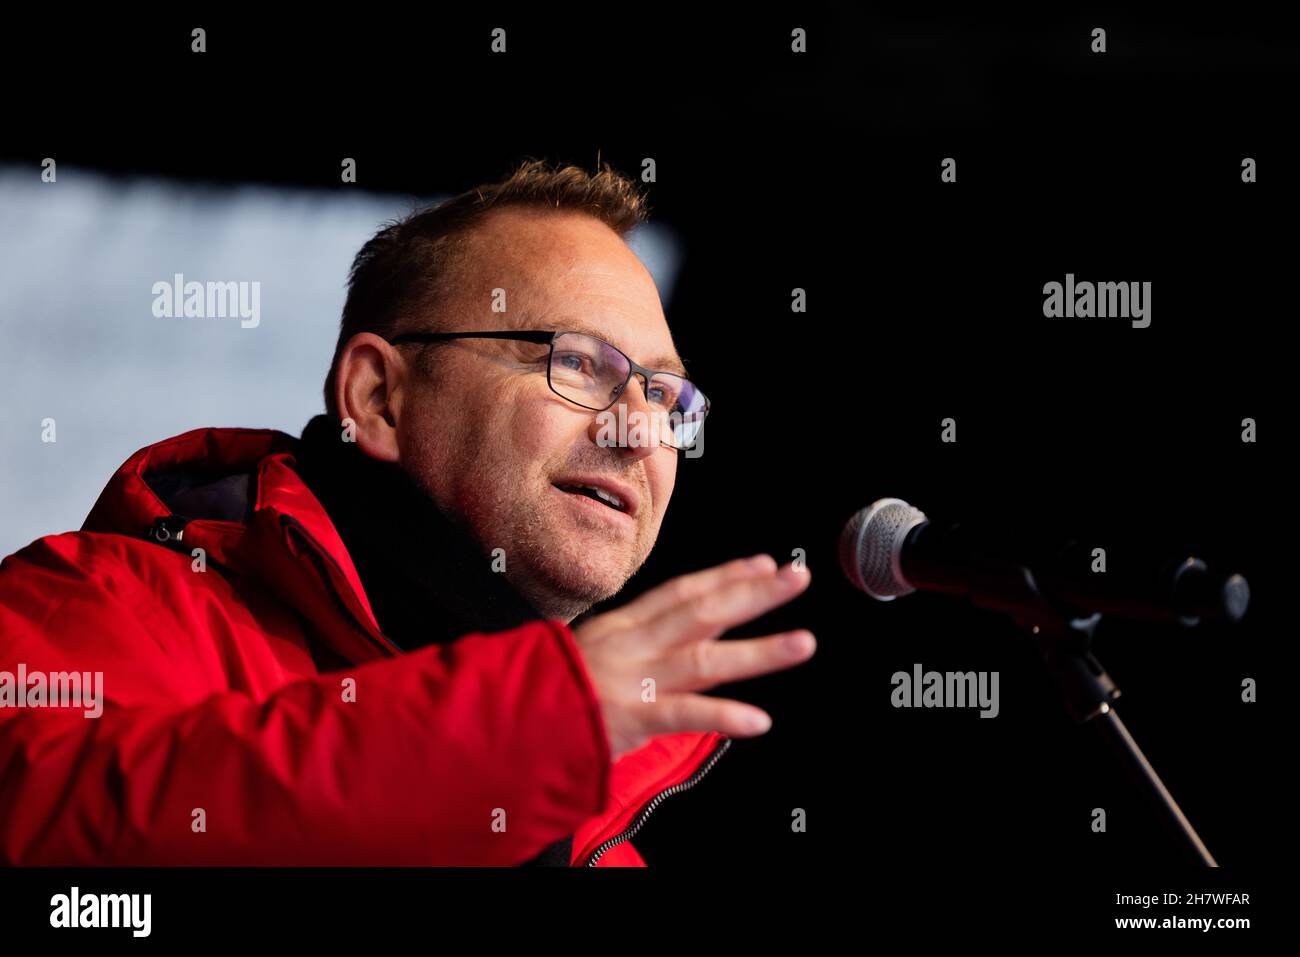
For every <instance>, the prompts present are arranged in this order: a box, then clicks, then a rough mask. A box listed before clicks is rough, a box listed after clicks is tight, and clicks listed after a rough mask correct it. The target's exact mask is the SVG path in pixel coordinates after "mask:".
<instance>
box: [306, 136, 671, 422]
mask: <svg viewBox="0 0 1300 957" xmlns="http://www.w3.org/2000/svg"><path fill="white" fill-rule="evenodd" d="M597 162H598V164H599V160H597ZM504 206H532V207H537V208H546V209H558V210H569V211H578V212H583V213H586V214H588V215H590V216H593V217H595V218H596V219H598V220H600V221H601V222H603V223H604V224H605V225H607V226H609V227H610V228H611V229H613V230H614V231H615V232H616V233H617V234H618V235H619V236H622V237H626V236H627V234H628V233H629V232H630V231H631V230H632V229H633V228H634V227H636V226H639V225H640V224H641V223H643V222H645V221H646V219H647V218H648V216H649V205H648V204H647V201H646V197H645V194H644V193H643V192H642V191H641V188H640V186H639V184H638V183H637V182H635V181H634V180H631V179H629V178H627V177H625V176H623V175H622V174H621V173H618V172H616V171H615V170H613V169H612V168H610V166H609V164H608V163H605V164H601V165H599V168H598V170H597V172H595V173H588V172H586V171H585V170H583V169H582V168H580V167H577V166H561V167H558V168H556V169H552V168H550V167H549V166H548V165H547V164H546V163H545V162H543V161H542V160H536V159H528V160H525V161H524V162H522V163H521V164H520V165H519V166H517V167H516V168H515V169H514V171H513V172H511V173H510V175H509V176H507V177H506V178H505V179H503V180H500V181H499V182H495V183H488V184H484V185H482V186H477V187H475V188H474V189H471V190H467V191H466V192H464V193H461V194H460V195H459V196H456V197H454V198H452V199H449V200H446V201H445V202H442V203H438V204H435V205H433V206H427V207H425V208H423V209H418V210H416V211H415V212H412V213H411V214H409V215H407V216H406V217H405V218H403V219H400V220H392V221H390V222H388V223H385V224H384V225H383V226H382V227H381V228H380V230H379V232H377V233H376V234H375V235H374V236H373V237H372V238H371V239H370V240H369V241H367V242H366V244H365V245H364V246H362V247H361V251H360V252H358V253H357V256H356V259H354V260H353V262H352V269H351V271H350V273H349V275H348V296H347V300H346V302H345V303H344V305H343V321H342V323H341V326H340V329H339V339H338V343H337V344H336V345H335V347H334V358H333V360H332V361H331V362H330V371H329V375H328V376H327V377H326V379H325V409H326V411H327V412H328V413H329V415H330V416H331V417H332V418H338V414H339V410H338V406H337V404H336V403H335V401H334V386H335V380H336V377H337V374H338V363H339V356H340V355H341V354H342V352H343V348H344V346H346V345H347V343H348V341H349V340H350V339H351V338H352V337H353V336H355V335H357V334H358V333H361V332H372V333H374V334H375V335H378V336H382V337H383V338H385V339H388V338H391V337H393V336H395V335H397V334H399V333H402V332H408V331H414V330H423V329H428V328H429V322H428V317H429V316H430V315H436V313H437V310H438V307H439V305H440V304H441V303H442V302H443V301H445V298H446V294H447V291H448V289H449V288H450V286H451V283H450V282H449V281H448V280H449V277H451V276H452V274H453V267H454V266H456V265H457V259H458V256H459V254H460V253H461V252H462V251H463V249H464V245H465V244H464V237H465V234H466V233H467V232H468V231H469V230H471V229H472V228H473V227H474V226H475V225H477V224H478V223H479V222H481V221H482V220H483V219H484V218H485V217H486V216H487V214H488V213H489V212H491V211H492V210H495V209H500V208H502V207H504Z"/></svg>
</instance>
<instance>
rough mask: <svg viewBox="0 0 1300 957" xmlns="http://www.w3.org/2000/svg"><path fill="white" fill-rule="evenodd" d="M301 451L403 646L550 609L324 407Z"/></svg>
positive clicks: (374, 601)
mask: <svg viewBox="0 0 1300 957" xmlns="http://www.w3.org/2000/svg"><path fill="white" fill-rule="evenodd" d="M297 457H298V465H297V471H298V474H299V475H300V476H301V477H302V480H303V482H304V483H305V484H306V485H307V487H308V488H309V489H311V491H312V494H314V495H315V496H316V497H317V498H318V499H319V500H320V502H321V504H322V505H324V506H325V511H326V512H327V513H328V514H329V517H330V521H331V522H332V523H333V524H334V527H335V529H337V530H338V533H339V537H340V538H342V539H343V544H344V546H345V547H346V548H347V550H348V555H350V556H351V558H352V563H353V564H354V565H355V566H356V569H357V574H358V575H359V576H360V578H361V585H362V587H363V588H365V590H366V596H367V597H368V598H369V599H370V606H371V608H372V609H374V612H375V618H376V620H377V621H378V622H379V627H380V629H381V630H382V631H383V633H384V635H385V636H386V637H388V638H389V639H391V640H392V641H393V643H394V644H396V645H398V646H399V647H400V648H403V649H405V650H407V651H410V650H414V649H416V648H421V647H423V646H425V645H429V644H434V643H439V644H441V643H446V642H450V641H455V640H456V639H457V638H460V637H462V636H464V635H467V634H470V633H472V632H476V631H481V632H493V631H506V630H509V629H511V628H515V627H518V626H519V625H522V624H524V623H526V622H528V621H534V620H537V619H539V618H542V617H544V616H542V615H541V614H539V613H538V612H537V610H536V609H535V608H533V606H532V605H531V604H530V603H529V602H528V601H527V600H526V599H525V598H524V597H523V596H522V595H521V594H519V592H518V591H516V590H515V589H514V588H513V587H512V586H511V585H510V584H509V583H508V582H507V581H506V578H505V576H504V575H501V574H499V573H496V572H493V571H492V569H491V564H490V561H489V559H488V556H486V555H485V554H483V551H482V549H481V548H480V547H479V546H478V543H477V542H475V541H474V540H473V539H472V538H471V537H470V536H469V535H468V534H467V533H465V532H463V531H462V530H461V529H459V528H458V527H457V526H456V525H454V524H453V523H452V522H451V520H450V519H448V518H447V516H446V515H444V514H443V513H442V511H441V510H440V509H439V508H438V507H437V506H436V505H435V504H434V502H433V501H432V500H431V499H430V498H429V497H428V496H427V495H426V494H425V493H424V492H423V491H422V490H421V489H420V487H419V486H418V485H416V484H415V482H413V481H412V480H411V478H410V477H409V476H408V475H407V474H406V472H404V471H403V470H402V469H401V468H400V467H399V466H397V465H396V464H394V463H391V462H380V461H377V460H375V459H372V458H370V457H369V456H368V455H366V454H365V453H364V452H362V451H361V450H360V449H359V448H357V446H356V444H355V443H352V442H344V441H342V429H341V427H340V426H339V425H337V424H336V423H335V422H334V421H333V420H331V419H330V418H329V417H328V416H324V415H318V416H316V417H315V418H313V419H312V420H311V421H310V422H308V423H307V426H306V428H304V429H303V433H302V441H301V444H300V445H299V447H298V453H297ZM572 844H573V838H572V836H570V837H567V838H564V839H563V840H560V841H557V842H556V843H554V844H552V845H550V846H549V847H547V848H545V849H543V850H542V852H541V853H540V854H539V855H538V856H537V857H535V858H533V859H532V860H530V861H526V862H525V865H524V866H544V867H545V866H550V867H567V866H568V864H569V858H570V855H571V853H572Z"/></svg>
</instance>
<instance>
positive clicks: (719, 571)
mask: <svg viewBox="0 0 1300 957" xmlns="http://www.w3.org/2000/svg"><path fill="white" fill-rule="evenodd" d="M774 571H776V559H774V558H773V557H772V556H771V555H762V554H760V555H751V556H750V557H749V558H737V559H735V560H733V561H729V562H725V563H723V564H721V565H714V566H713V567H712V568H706V569H704V570H703V571H698V572H691V573H690V574H687V575H679V576H678V577H676V578H673V579H670V580H669V581H666V582H664V583H663V584H662V585H660V586H658V587H657V588H652V589H650V590H649V591H648V592H646V593H645V594H644V595H641V596H640V597H639V598H637V599H636V600H635V601H631V602H628V603H627V604H626V605H624V606H623V607H622V608H620V609H618V611H619V613H620V614H621V615H627V616H628V622H629V623H630V624H639V623H641V622H643V621H649V620H650V619H652V618H655V617H657V616H659V615H661V614H663V613H664V612H666V611H668V610H669V609H670V608H674V607H676V606H678V605H683V604H685V603H686V602H689V601H692V600H693V599H696V598H699V597H700V596H701V595H707V594H708V593H709V592H711V591H716V590H717V589H719V588H723V587H725V586H726V585H729V584H731V583H733V582H737V581H743V580H745V579H746V578H753V577H754V576H756V575H770V574H772V573H773V572H774Z"/></svg>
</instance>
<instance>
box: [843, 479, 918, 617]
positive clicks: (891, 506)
mask: <svg viewBox="0 0 1300 957" xmlns="http://www.w3.org/2000/svg"><path fill="white" fill-rule="evenodd" d="M924 521H925V513H924V512H922V511H921V510H920V509H917V508H913V507H912V506H910V505H908V504H907V503H906V502H904V501H903V500H902V499H898V498H882V499H879V500H877V501H876V502H874V503H872V504H871V505H869V506H867V507H866V508H864V509H862V511H860V512H857V513H855V514H854V515H853V517H852V518H850V519H849V521H848V524H847V525H845V526H844V531H843V532H841V533H840V567H842V568H843V569H844V574H845V575H846V576H847V577H848V579H849V581H851V582H853V584H854V585H856V586H857V587H858V588H861V589H862V590H863V591H864V592H866V593H867V594H868V595H870V596H871V597H872V598H877V599H879V600H881V601H890V600H892V599H894V598H897V597H898V596H899V595H907V594H910V593H911V592H914V591H916V589H915V588H913V587H912V586H911V585H909V584H908V583H907V580H906V579H904V578H903V574H902V570H901V569H900V567H899V564H898V559H899V555H900V552H901V549H902V547H903V540H904V539H905V538H906V537H907V533H908V532H910V531H911V530H912V529H913V528H915V527H916V526H917V525H919V524H920V523H921V522H924Z"/></svg>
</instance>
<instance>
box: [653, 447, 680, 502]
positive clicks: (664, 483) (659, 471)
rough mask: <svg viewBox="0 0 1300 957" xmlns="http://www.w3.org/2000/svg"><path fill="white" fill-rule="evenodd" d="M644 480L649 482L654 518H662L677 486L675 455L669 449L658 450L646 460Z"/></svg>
mask: <svg viewBox="0 0 1300 957" xmlns="http://www.w3.org/2000/svg"><path fill="white" fill-rule="evenodd" d="M646 478H647V480H648V481H649V482H650V495H651V497H652V499H653V501H654V506H655V516H656V517H657V518H662V517H663V514H664V512H665V511H667V509H668V500H669V499H670V498H672V495H673V488H674V487H675V486H676V484H677V453H676V452H673V451H671V450H670V449H660V450H659V451H658V452H656V453H655V454H654V455H652V456H650V457H649V458H648V459H646Z"/></svg>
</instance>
